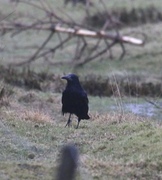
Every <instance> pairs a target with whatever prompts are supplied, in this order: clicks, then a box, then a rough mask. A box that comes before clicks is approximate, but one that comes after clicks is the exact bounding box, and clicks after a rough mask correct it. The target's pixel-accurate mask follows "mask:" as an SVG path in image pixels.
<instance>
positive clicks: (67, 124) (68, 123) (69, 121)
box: [65, 119, 71, 127]
mask: <svg viewBox="0 0 162 180" xmlns="http://www.w3.org/2000/svg"><path fill="white" fill-rule="evenodd" d="M66 126H68V127H70V126H71V120H70V119H69V120H68V122H67V123H66V125H65V127H66Z"/></svg>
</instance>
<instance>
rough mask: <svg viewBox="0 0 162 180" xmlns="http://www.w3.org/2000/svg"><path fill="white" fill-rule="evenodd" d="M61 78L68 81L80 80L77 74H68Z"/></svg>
mask: <svg viewBox="0 0 162 180" xmlns="http://www.w3.org/2000/svg"><path fill="white" fill-rule="evenodd" d="M61 79H66V80H67V81H68V82H78V76H77V75H75V74H68V75H66V76H63V77H62V78H61Z"/></svg>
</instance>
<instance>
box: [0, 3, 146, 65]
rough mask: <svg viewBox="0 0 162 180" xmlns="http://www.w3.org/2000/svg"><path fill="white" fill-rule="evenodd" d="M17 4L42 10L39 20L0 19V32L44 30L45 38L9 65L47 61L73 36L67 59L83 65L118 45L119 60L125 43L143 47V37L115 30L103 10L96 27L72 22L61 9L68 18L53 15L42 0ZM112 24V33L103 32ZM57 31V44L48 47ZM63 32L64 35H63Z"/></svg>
mask: <svg viewBox="0 0 162 180" xmlns="http://www.w3.org/2000/svg"><path fill="white" fill-rule="evenodd" d="M19 2H21V3H25V4H27V5H28V6H31V8H36V9H38V10H40V11H42V12H44V16H43V18H42V19H41V20H40V19H39V18H37V17H34V18H33V19H31V17H30V22H31V23H29V22H21V21H18V20H17V19H16V18H15V20H12V21H7V20H6V21H3V22H0V32H2V34H5V33H11V35H12V36H15V35H19V34H20V33H23V32H24V31H27V30H33V31H48V32H49V35H48V36H47V37H46V38H45V41H44V42H43V43H42V45H41V46H40V47H38V48H37V49H36V51H35V53H34V54H33V55H32V56H31V57H28V58H27V59H26V60H25V61H24V60H23V61H22V62H20V63H18V64H14V63H12V65H19V66H20V65H25V64H30V63H32V62H34V61H35V60H37V59H39V58H44V59H45V60H46V61H50V60H49V57H51V56H50V55H54V54H55V53H56V51H57V50H60V49H61V48H63V47H65V44H66V43H67V42H68V41H70V40H73V39H74V38H77V42H76V44H75V45H74V51H73V58H71V61H75V63H74V64H75V65H84V64H86V63H88V62H90V61H92V60H94V59H97V58H99V57H102V56H103V55H104V54H106V53H107V52H108V53H109V57H110V59H112V57H113V53H112V51H111V49H112V48H113V47H114V46H115V45H117V44H119V45H120V47H121V50H122V53H121V54H120V56H119V57H120V59H122V58H123V57H124V56H125V54H126V49H125V44H131V45H135V46H143V45H144V43H145V39H143V40H142V39H139V38H135V37H132V36H125V35H121V34H120V33H119V30H118V28H117V27H116V26H115V22H114V21H113V19H112V17H111V15H110V14H109V13H108V11H107V20H106V21H105V23H104V24H103V28H102V29H100V30H96V29H91V28H88V27H87V26H84V25H83V24H79V23H76V22H75V20H74V18H71V17H70V16H69V15H68V14H67V13H64V12H62V11H61V12H62V14H64V15H66V17H67V18H69V21H67V20H65V19H64V18H61V17H60V16H59V15H57V14H56V13H55V12H54V10H53V9H52V8H51V6H50V5H49V4H48V3H47V2H44V1H40V4H39V3H38V2H39V1H38V2H35V1H33V2H32V0H31V1H30V2H29V1H26V0H19ZM99 2H100V3H101V4H102V5H103V7H104V9H105V7H106V6H105V4H104V3H103V1H102V0H99ZM88 7H89V6H86V14H88V16H90V13H89V9H88ZM110 24H111V25H112V24H114V27H115V28H114V32H113V33H110V32H108V31H107V27H108V26H109V25H110ZM55 34H57V37H58V40H59V43H58V44H56V45H54V47H52V48H51V47H48V46H47V44H48V43H49V42H51V41H52V37H53V36H54V35H55ZM65 35H67V37H66V38H65ZM89 38H91V39H92V42H93V44H90V42H89Z"/></svg>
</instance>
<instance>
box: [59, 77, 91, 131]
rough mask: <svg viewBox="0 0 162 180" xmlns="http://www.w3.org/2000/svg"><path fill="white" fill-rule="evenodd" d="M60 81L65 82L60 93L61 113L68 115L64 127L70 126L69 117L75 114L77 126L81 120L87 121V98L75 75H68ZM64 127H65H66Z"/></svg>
mask: <svg viewBox="0 0 162 180" xmlns="http://www.w3.org/2000/svg"><path fill="white" fill-rule="evenodd" d="M62 79H66V80H67V85H66V88H65V90H64V91H63V93H62V113H63V115H64V114H65V113H69V114H70V115H69V119H68V121H67V124H66V126H70V123H71V119H70V118H71V115H72V114H75V115H76V116H77V117H78V124H77V127H76V128H78V127H79V123H80V121H81V119H89V118H90V117H89V116H88V97H87V93H86V92H85V90H84V89H83V88H82V86H81V84H80V82H79V79H78V77H77V76H76V75H75V74H68V75H66V76H63V77H62ZM66 126H65V127H66Z"/></svg>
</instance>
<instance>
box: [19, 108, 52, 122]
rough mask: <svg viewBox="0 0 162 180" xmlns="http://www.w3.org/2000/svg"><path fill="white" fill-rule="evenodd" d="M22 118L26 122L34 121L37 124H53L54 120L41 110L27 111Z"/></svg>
mask: <svg viewBox="0 0 162 180" xmlns="http://www.w3.org/2000/svg"><path fill="white" fill-rule="evenodd" d="M22 118H23V119H24V120H29V121H33V122H35V123H49V122H50V123H52V122H53V121H52V119H51V117H50V116H49V115H48V114H45V113H44V112H42V111H40V110H34V109H33V110H32V109H31V110H25V111H24V113H23V115H22Z"/></svg>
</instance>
